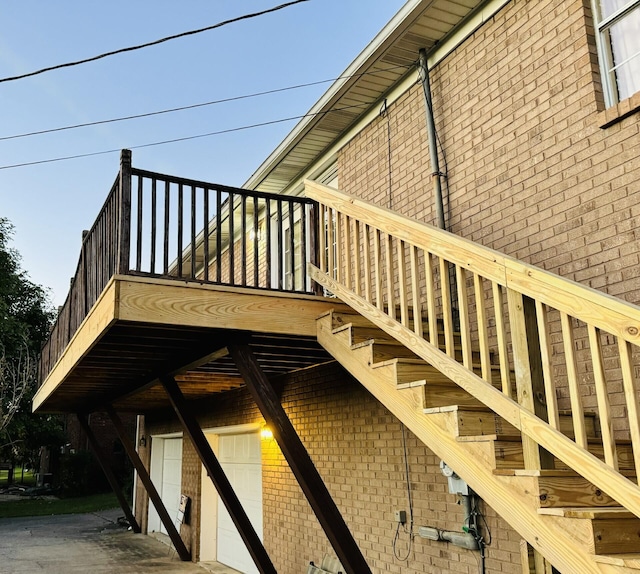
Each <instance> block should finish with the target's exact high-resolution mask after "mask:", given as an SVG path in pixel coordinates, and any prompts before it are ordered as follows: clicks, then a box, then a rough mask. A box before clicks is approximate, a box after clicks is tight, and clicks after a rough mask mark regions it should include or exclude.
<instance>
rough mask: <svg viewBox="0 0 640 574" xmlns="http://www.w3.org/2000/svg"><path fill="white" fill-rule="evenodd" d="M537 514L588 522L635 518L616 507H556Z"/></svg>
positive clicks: (539, 509) (628, 512)
mask: <svg viewBox="0 0 640 574" xmlns="http://www.w3.org/2000/svg"><path fill="white" fill-rule="evenodd" d="M538 514H546V515H549V516H562V517H564V518H585V519H589V520H606V519H611V518H636V519H638V517H637V516H636V515H635V514H633V512H630V511H628V510H627V509H626V508H622V507H618V506H593V507H585V508H582V507H562V506H561V507H557V508H538ZM638 520H640V519H638Z"/></svg>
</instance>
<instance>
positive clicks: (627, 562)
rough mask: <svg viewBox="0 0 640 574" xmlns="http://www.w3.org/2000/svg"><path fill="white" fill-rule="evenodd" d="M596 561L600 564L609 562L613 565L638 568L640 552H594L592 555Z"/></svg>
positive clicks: (639, 567) (639, 565)
mask: <svg viewBox="0 0 640 574" xmlns="http://www.w3.org/2000/svg"><path fill="white" fill-rule="evenodd" d="M594 560H595V561H596V562H600V563H601V564H611V565H613V566H623V567H625V568H632V569H634V570H640V554H638V553H633V554H596V555H595V556H594Z"/></svg>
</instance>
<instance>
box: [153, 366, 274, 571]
mask: <svg viewBox="0 0 640 574" xmlns="http://www.w3.org/2000/svg"><path fill="white" fill-rule="evenodd" d="M160 381H161V382H162V385H163V386H164V389H165V391H166V392H167V395H168V396H169V400H170V401H171V405H172V406H173V409H174V410H175V411H176V414H177V415H178V418H179V419H180V422H181V423H182V427H183V428H184V431H185V433H186V434H187V435H188V436H189V438H190V439H191V442H192V443H193V446H194V447H195V449H196V452H197V453H198V456H199V457H200V461H201V462H202V465H203V466H204V468H205V469H206V471H207V474H208V475H209V477H210V478H211V481H212V482H213V485H214V486H215V487H216V490H217V491H218V494H219V495H220V499H221V500H222V502H223V503H224V505H225V507H226V509H227V511H228V512H229V515H230V516H231V520H233V523H234V524H235V525H236V528H237V529H238V533H239V534H240V537H241V538H242V540H243V541H244V543H245V545H246V547H247V550H248V551H249V554H250V555H251V558H252V559H253V561H254V563H255V565H256V567H257V568H258V570H259V571H260V573H261V574H277V570H276V569H275V566H274V565H273V563H272V562H271V559H270V558H269V555H268V554H267V551H266V550H265V549H264V546H263V545H262V541H261V540H260V538H259V537H258V535H257V534H256V531H255V530H254V528H253V525H252V524H251V522H250V521H249V517H248V516H247V514H246V513H245V511H244V509H243V508H242V504H241V503H240V501H239V500H238V497H237V496H236V493H235V492H234V490H233V487H232V486H231V483H230V482H229V479H228V478H227V476H226V475H225V473H224V471H223V470H222V467H221V466H220V463H219V462H218V459H217V458H216V455H215V454H214V453H213V450H211V446H210V445H209V442H208V441H207V438H206V437H205V436H204V433H203V432H202V429H201V428H200V425H199V424H198V422H197V420H196V418H195V416H194V415H193V414H192V412H191V409H189V407H188V405H187V402H186V400H185V398H184V395H183V394H182V391H181V390H180V387H178V383H176V381H175V379H174V378H173V377H172V376H165V377H160Z"/></svg>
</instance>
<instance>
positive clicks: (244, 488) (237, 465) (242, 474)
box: [218, 433, 262, 574]
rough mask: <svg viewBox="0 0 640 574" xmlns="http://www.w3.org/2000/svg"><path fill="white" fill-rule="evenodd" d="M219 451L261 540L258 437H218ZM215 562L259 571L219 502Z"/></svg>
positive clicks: (260, 465) (227, 473)
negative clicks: (216, 557)
mask: <svg viewBox="0 0 640 574" xmlns="http://www.w3.org/2000/svg"><path fill="white" fill-rule="evenodd" d="M218 452H219V455H218V458H219V460H220V464H221V465H222V468H223V470H224V472H225V474H226V475H227V477H228V478H229V482H231V486H233V490H234V491H235V493H236V495H237V496H238V498H239V499H240V502H241V504H242V507H243V508H244V511H245V512H246V513H247V516H248V517H249V520H250V521H251V524H252V525H253V527H254V529H255V531H256V533H257V534H258V536H259V538H260V540H262V455H261V451H260V434H259V433H252V434H241V435H221V436H220V443H219V451H218ZM218 562H221V563H222V564H226V565H227V566H231V567H232V568H235V569H236V570H240V572H244V573H245V574H253V573H254V572H255V573H257V572H258V570H257V569H256V567H255V565H254V563H253V560H252V559H251V556H250V555H249V551H248V550H247V548H246V546H245V544H244V542H243V541H242V538H240V535H239V534H238V531H237V530H236V527H235V525H234V524H233V522H232V521H231V517H230V516H229V513H228V512H227V510H226V508H225V507H224V504H223V503H222V501H221V500H219V501H218Z"/></svg>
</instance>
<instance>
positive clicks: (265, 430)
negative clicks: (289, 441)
mask: <svg viewBox="0 0 640 574" xmlns="http://www.w3.org/2000/svg"><path fill="white" fill-rule="evenodd" d="M260 438H261V439H263V440H270V439H272V438H273V431H272V430H271V429H270V428H269V427H262V430H261V431H260Z"/></svg>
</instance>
